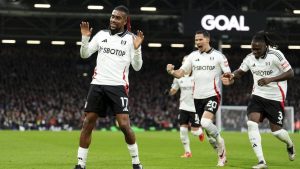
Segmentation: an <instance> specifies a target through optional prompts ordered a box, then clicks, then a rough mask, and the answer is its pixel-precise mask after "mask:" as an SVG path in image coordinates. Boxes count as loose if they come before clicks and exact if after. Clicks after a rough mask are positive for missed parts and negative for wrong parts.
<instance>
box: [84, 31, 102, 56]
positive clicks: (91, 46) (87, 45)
mask: <svg viewBox="0 0 300 169" xmlns="http://www.w3.org/2000/svg"><path fill="white" fill-rule="evenodd" d="M98 36H99V33H97V34H96V35H95V36H94V37H93V38H92V40H91V41H90V42H89V40H90V37H88V36H82V39H81V47H80V57H81V58H84V59H85V58H89V57H90V56H91V55H92V54H93V53H95V52H96V51H97V50H98V48H99V46H98V43H97V37H98Z"/></svg>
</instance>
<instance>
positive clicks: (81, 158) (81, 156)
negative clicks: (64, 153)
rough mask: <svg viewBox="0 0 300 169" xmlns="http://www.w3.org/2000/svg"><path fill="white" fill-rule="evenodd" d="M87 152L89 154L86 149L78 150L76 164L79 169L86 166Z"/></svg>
mask: <svg viewBox="0 0 300 169" xmlns="http://www.w3.org/2000/svg"><path fill="white" fill-rule="evenodd" d="M88 152H89V149H88V148H81V147H79V148H78V153H77V159H78V164H79V165H80V166H81V167H85V165H86V159H87V155H88Z"/></svg>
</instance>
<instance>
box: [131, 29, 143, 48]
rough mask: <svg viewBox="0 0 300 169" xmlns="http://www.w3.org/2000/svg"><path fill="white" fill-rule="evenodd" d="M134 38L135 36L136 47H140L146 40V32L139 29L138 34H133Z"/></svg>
mask: <svg viewBox="0 0 300 169" xmlns="http://www.w3.org/2000/svg"><path fill="white" fill-rule="evenodd" d="M132 38H133V46H134V49H138V48H139V47H140V46H141V44H142V42H143V41H144V34H143V32H142V31H140V30H138V31H137V35H136V36H134V35H132Z"/></svg>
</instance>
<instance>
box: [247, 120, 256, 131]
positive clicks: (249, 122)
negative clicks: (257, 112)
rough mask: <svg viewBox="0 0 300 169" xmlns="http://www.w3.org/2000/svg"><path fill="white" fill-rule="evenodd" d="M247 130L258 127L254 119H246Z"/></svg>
mask: <svg viewBox="0 0 300 169" xmlns="http://www.w3.org/2000/svg"><path fill="white" fill-rule="evenodd" d="M247 126H248V130H256V129H257V128H258V124H257V123H256V122H254V121H250V120H249V121H247Z"/></svg>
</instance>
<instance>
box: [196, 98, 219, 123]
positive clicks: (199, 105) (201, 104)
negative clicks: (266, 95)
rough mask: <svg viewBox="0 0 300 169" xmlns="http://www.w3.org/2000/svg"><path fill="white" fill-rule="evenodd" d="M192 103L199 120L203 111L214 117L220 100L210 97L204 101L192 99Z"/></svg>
mask: <svg viewBox="0 0 300 169" xmlns="http://www.w3.org/2000/svg"><path fill="white" fill-rule="evenodd" d="M194 103H195V108H196V113H197V114H198V115H199V117H200V119H201V118H202V115H203V113H204V111H209V112H211V113H213V114H214V115H216V112H217V110H218V108H219V106H220V98H219V97H217V96H212V97H209V98H206V99H194Z"/></svg>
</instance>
